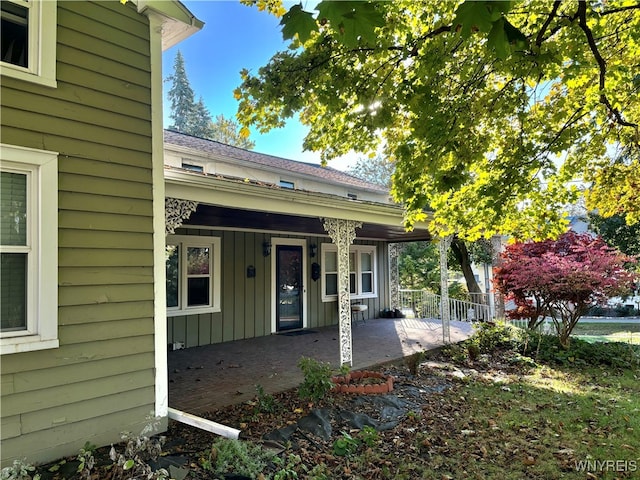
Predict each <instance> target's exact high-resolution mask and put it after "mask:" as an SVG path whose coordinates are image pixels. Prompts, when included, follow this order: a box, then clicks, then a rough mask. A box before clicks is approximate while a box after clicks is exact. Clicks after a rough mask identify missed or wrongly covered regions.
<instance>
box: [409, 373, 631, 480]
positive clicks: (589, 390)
mask: <svg viewBox="0 0 640 480" xmlns="http://www.w3.org/2000/svg"><path fill="white" fill-rule="evenodd" d="M639 393H640V389H639V385H638V372H637V371H636V372H633V371H631V370H623V371H607V370H606V369H602V368H581V369H576V368H570V369H567V368H549V367H537V368H535V369H534V370H533V371H532V372H531V373H530V374H528V375H524V376H512V375H510V376H507V377H505V378H503V379H501V381H499V382H495V381H488V382H487V381H477V380H474V381H470V382H469V383H468V384H467V385H465V386H464V387H462V388H460V389H457V390H456V392H455V396H447V397H448V398H447V399H446V402H445V403H443V405H442V407H443V411H444V412H447V413H449V412H450V413H451V415H450V419H451V422H450V424H449V432H450V433H449V434H448V435H447V436H446V437H444V438H446V440H445V442H446V443H447V445H448V446H447V448H446V449H444V451H442V453H436V454H435V455H434V456H433V458H432V460H431V465H432V466H433V465H435V466H438V468H437V469H435V470H434V471H431V472H422V478H428V479H434V480H435V479H442V478H450V479H454V478H473V479H483V478H500V479H513V480H516V479H523V478H527V479H552V478H553V479H558V478H567V479H584V478H599V479H614V478H638V477H637V476H636V475H640V395H639ZM432 413H433V414H437V412H432ZM430 435H431V433H430V432H429V433H426V436H430ZM441 438H442V437H441ZM438 450H442V449H438ZM590 475H592V476H590Z"/></svg>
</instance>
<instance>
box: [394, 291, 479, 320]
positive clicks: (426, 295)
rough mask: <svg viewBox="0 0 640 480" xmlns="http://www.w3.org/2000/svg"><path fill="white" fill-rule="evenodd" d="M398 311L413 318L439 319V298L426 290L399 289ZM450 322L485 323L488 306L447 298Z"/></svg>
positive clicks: (440, 315) (440, 314)
mask: <svg viewBox="0 0 640 480" xmlns="http://www.w3.org/2000/svg"><path fill="white" fill-rule="evenodd" d="M399 293H400V310H401V311H402V312H403V313H404V314H405V315H407V316H414V317H415V318H441V317H442V313H441V312H442V311H441V303H442V301H441V297H440V295H437V294H435V293H431V292H428V291H426V290H408V289H402V288H401V289H400V290H399ZM449 314H450V319H451V320H459V321H460V320H461V321H486V320H491V310H490V308H489V305H486V304H482V303H476V302H468V301H465V300H458V299H457V298H449Z"/></svg>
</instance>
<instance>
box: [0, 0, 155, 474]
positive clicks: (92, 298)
mask: <svg viewBox="0 0 640 480" xmlns="http://www.w3.org/2000/svg"><path fill="white" fill-rule="evenodd" d="M57 37H58V38H57V39H58V46H57V81H58V86H57V88H47V87H43V86H39V85H34V84H29V83H25V82H22V81H19V80H16V79H13V78H5V77H3V78H2V84H1V85H0V96H1V101H2V117H1V119H0V122H1V123H0V134H1V136H2V142H3V143H7V144H13V145H20V146H25V147H30V148H38V149H46V150H53V151H57V152H60V155H59V159H58V164H59V172H58V187H59V194H58V202H59V214H58V222H59V234H58V241H59V254H58V255H59V267H58V275H59V278H58V281H59V285H58V286H55V285H50V286H48V288H58V296H59V305H60V306H59V309H58V324H59V328H58V332H59V339H60V347H59V348H57V349H51V350H40V351H34V352H27V353H19V354H12V355H6V356H3V358H2V361H1V372H2V392H1V395H2V397H1V408H2V439H3V442H2V462H3V463H9V462H10V461H11V459H12V458H17V457H23V456H25V455H26V456H27V457H28V460H29V461H46V460H50V459H54V458H56V457H60V456H62V455H69V454H74V453H76V452H77V450H78V448H79V447H81V446H82V445H84V443H85V442H86V441H91V442H93V443H96V444H98V445H104V444H108V443H110V442H117V441H118V440H119V435H120V432H122V431H124V430H130V431H134V432H135V431H139V430H140V428H141V427H142V426H143V425H144V423H145V422H146V420H145V417H146V416H147V415H148V414H149V413H150V412H152V411H153V409H154V382H155V376H154V375H155V373H154V371H155V368H154V367H155V365H154V353H153V352H154V323H153V312H154V310H153V308H154V307H153V305H154V301H153V261H154V259H153V208H152V207H153V206H152V156H151V106H150V103H151V66H150V59H149V51H150V45H149V26H148V21H147V19H146V17H144V16H143V15H140V14H138V13H137V12H136V11H135V8H133V7H132V6H131V5H122V4H121V3H120V2H119V1H117V0H114V1H110V2H102V1H101V2H90V1H82V2H76V1H60V2H58V29H57ZM45 201H46V199H45Z"/></svg>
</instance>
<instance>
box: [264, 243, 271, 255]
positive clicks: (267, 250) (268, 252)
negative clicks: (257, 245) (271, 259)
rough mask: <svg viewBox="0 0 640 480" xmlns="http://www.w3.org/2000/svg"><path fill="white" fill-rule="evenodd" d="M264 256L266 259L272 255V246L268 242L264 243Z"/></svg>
mask: <svg viewBox="0 0 640 480" xmlns="http://www.w3.org/2000/svg"><path fill="white" fill-rule="evenodd" d="M262 255H264V256H265V257H268V256H269V255H271V244H270V243H269V242H267V241H266V240H265V241H264V242H262Z"/></svg>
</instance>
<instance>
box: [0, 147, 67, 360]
mask: <svg viewBox="0 0 640 480" xmlns="http://www.w3.org/2000/svg"><path fill="white" fill-rule="evenodd" d="M0 160H2V162H1V164H0V169H1V170H2V171H7V172H12V173H24V174H25V175H27V222H28V223H27V245H26V246H10V245H6V246H2V245H0V252H2V253H27V272H28V276H27V279H28V281H27V328H26V329H25V330H18V331H12V332H0V354H2V355H5V354H11V353H20V352H29V351H34V350H44V349H48V348H57V347H58V346H59V341H58V153H57V152H50V151H46V150H36V149H32V148H25V147H18V146H15V145H7V144H0Z"/></svg>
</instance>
